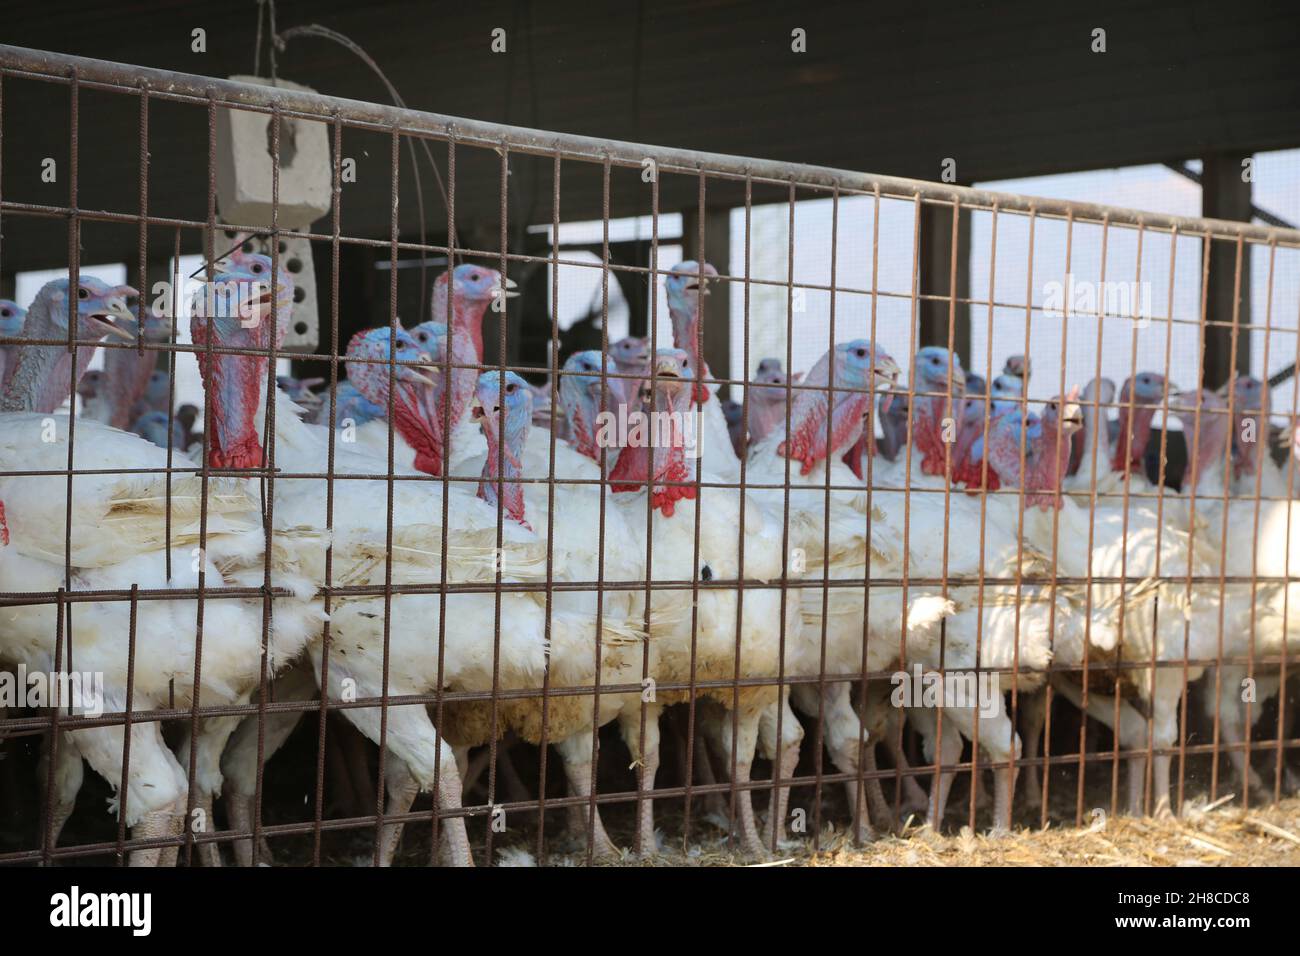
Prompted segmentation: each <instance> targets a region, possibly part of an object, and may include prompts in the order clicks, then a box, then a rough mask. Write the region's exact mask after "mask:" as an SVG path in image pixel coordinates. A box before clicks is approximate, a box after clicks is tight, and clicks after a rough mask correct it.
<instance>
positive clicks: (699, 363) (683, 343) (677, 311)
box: [668, 296, 713, 405]
mask: <svg viewBox="0 0 1300 956" xmlns="http://www.w3.org/2000/svg"><path fill="white" fill-rule="evenodd" d="M668 318H669V319H670V320H671V321H672V326H673V346H674V347H675V348H679V349H681V350H682V351H683V352H685V353H686V354H687V355H689V356H690V357H691V361H692V362H693V363H694V364H695V386H694V391H695V401H697V402H699V403H700V404H701V405H703V404H704V403H705V402H707V401H708V400H709V396H710V395H711V394H713V393H712V392H710V391H709V389H708V386H706V385H705V384H704V381H703V380H704V379H705V378H707V377H708V369H706V368H705V367H704V361H703V359H701V358H700V352H699V347H700V346H701V345H703V341H702V340H703V333H702V332H701V330H700V299H699V297H698V296H696V299H695V306H694V308H692V309H691V310H690V311H689V312H688V311H686V310H685V309H681V308H674V307H673V306H671V305H669V307H668Z"/></svg>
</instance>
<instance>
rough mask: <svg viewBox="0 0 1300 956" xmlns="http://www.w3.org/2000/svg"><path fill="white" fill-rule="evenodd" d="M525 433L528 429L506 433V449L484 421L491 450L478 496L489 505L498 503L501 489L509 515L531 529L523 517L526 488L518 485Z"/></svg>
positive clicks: (480, 481) (485, 461)
mask: <svg viewBox="0 0 1300 956" xmlns="http://www.w3.org/2000/svg"><path fill="white" fill-rule="evenodd" d="M526 430H527V426H525V428H523V429H520V431H519V432H518V433H515V432H507V433H506V440H505V446H504V447H502V446H501V444H500V442H499V440H498V438H497V430H496V428H495V427H493V426H490V425H488V424H486V420H485V425H484V428H483V431H484V435H485V437H486V438H487V446H488V450H487V458H486V460H484V462H483V472H482V474H481V475H480V476H479V483H478V496H479V497H480V498H482V499H483V500H484V501H486V502H487V503H488V504H490V505H495V504H496V503H497V500H498V489H499V494H500V500H501V501H502V502H503V503H504V505H505V511H506V514H508V515H509V516H510V517H511V518H513V519H514V520H515V521H518V522H519V523H520V524H522V525H524V527H528V522H527V521H526V520H525V516H524V486H523V485H521V484H520V483H519V478H520V476H521V474H522V473H523V468H522V467H521V466H520V464H519V456H520V455H521V454H522V453H523V445H524V434H523V433H524V431H526Z"/></svg>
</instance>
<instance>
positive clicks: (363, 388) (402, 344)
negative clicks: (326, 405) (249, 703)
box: [327, 326, 442, 475]
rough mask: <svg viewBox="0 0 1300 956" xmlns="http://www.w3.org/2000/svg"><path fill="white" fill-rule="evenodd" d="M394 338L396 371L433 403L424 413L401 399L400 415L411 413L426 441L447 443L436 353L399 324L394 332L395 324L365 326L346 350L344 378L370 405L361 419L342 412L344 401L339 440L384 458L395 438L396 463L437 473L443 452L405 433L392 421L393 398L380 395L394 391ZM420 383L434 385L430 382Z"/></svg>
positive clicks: (363, 404) (361, 404)
mask: <svg viewBox="0 0 1300 956" xmlns="http://www.w3.org/2000/svg"><path fill="white" fill-rule="evenodd" d="M393 341H396V343H397V348H396V355H395V356H394V366H395V372H394V374H395V375H396V377H397V381H398V382H400V383H403V384H404V385H408V386H410V387H411V390H412V391H411V394H412V395H413V396H414V399H415V402H416V403H417V404H418V403H422V402H428V403H429V406H428V407H427V408H425V409H422V410H421V414H420V415H414V414H412V412H411V411H410V410H409V408H410V406H408V405H406V404H405V403H403V402H397V403H395V404H394V406H393V412H394V413H395V414H397V415H407V416H410V421H409V422H408V428H410V429H415V430H417V431H419V433H420V435H421V437H422V441H423V443H424V445H425V446H427V447H431V448H441V446H442V442H441V439H440V437H439V436H440V434H441V429H440V427H439V426H438V425H437V422H438V419H439V417H440V416H439V411H438V409H439V402H440V401H441V395H442V392H441V389H440V388H438V387H436V385H435V380H434V378H433V377H432V376H434V375H436V374H437V373H436V371H435V369H434V367H433V363H434V360H435V359H434V356H433V355H431V354H430V353H428V352H427V351H425V350H424V349H422V348H421V347H420V345H419V343H418V342H417V341H416V338H415V336H414V335H412V334H411V333H410V332H407V331H406V330H405V329H402V328H398V329H397V331H396V333H395V335H394V332H393V330H392V329H390V328H389V327H388V326H381V327H379V328H377V329H363V330H362V331H360V332H358V333H356V335H354V336H352V340H351V341H350V342H349V343H348V347H347V351H346V353H345V354H346V356H347V372H348V378H347V382H345V383H344V384H346V385H347V386H348V387H349V389H350V390H351V392H352V393H354V394H355V395H356V401H357V405H356V406H355V407H356V408H364V411H362V412H361V414H362V415H363V416H364V418H365V420H364V421H356V420H353V419H351V417H350V416H347V417H340V416H341V415H343V414H344V412H343V405H342V404H340V405H339V409H338V413H336V415H335V421H336V422H338V423H339V424H341V426H342V428H341V435H340V439H339V440H341V441H342V442H343V443H345V444H347V445H348V446H350V447H351V448H352V449H353V450H355V451H358V452H361V453H362V454H366V455H370V456H372V457H374V458H376V459H380V460H383V461H387V460H388V448H389V443H390V441H391V443H392V448H393V463H394V464H396V465H401V466H402V467H403V468H413V469H415V470H417V471H423V472H425V473H426V474H431V475H436V474H439V473H440V470H441V467H442V462H441V459H440V457H438V456H437V455H420V454H417V452H416V450H415V449H413V448H412V447H411V446H410V445H409V444H407V442H406V439H405V438H403V437H402V433H401V431H400V430H398V429H394V428H390V427H389V424H388V406H387V402H386V401H385V402H384V403H382V404H381V403H380V402H379V401H377V400H375V398H376V397H377V396H381V395H383V396H386V395H387V392H388V373H389V368H388V360H389V356H390V353H392V352H393V349H392V346H391V344H390V343H391V342H393ZM420 386H428V388H421V387H420ZM342 393H343V389H342V387H341V386H340V389H339V395H340V397H342ZM327 414H328V411H327ZM426 423H428V424H426Z"/></svg>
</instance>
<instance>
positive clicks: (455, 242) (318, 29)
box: [272, 2, 461, 315]
mask: <svg viewBox="0 0 1300 956" xmlns="http://www.w3.org/2000/svg"><path fill="white" fill-rule="evenodd" d="M272 5H274V3H273V2H272ZM307 36H310V37H318V38H320V39H322V40H330V41H332V42H334V43H337V44H338V45H339V46H341V47H343V48H344V49H346V50H350V51H351V52H352V53H354V54H355V55H356V56H357V58H358V59H360V60H361V61H362V62H363V63H365V64H366V66H368V67H370V69H371V70H372V71H373V72H374V74H375V75H376V76H378V77H379V80H380V82H381V83H383V84H384V87H385V88H386V89H387V90H388V95H389V96H390V97H391V98H392V100H393V105H394V106H396V107H398V108H399V109H407V108H408V107H407V105H406V101H405V100H403V99H402V96H401V94H400V93H398V92H397V87H395V86H393V84H392V83H391V82H390V81H389V79H388V77H387V76H386V75H384V71H383V70H381V69H380V68H379V64H378V63H376V62H375V61H374V60H373V59H372V58H371V56H370V54H368V53H367V52H366V51H365V50H363V49H362V48H361V47H360V45H358V44H357V43H356V42H355V41H353V40H351V39H349V38H348V37H346V36H344V35H343V34H342V33H339V32H338V31H337V30H331V29H330V28H329V27H323V26H321V25H320V24H319V23H308V24H305V25H303V26H297V27H290V28H289V29H287V30H285V31H284V32H283V33H274V31H273V32H272V46H273V47H277V48H279V49H281V50H283V49H284V48H285V46H286V45H287V43H288V41H289V40H293V39H296V38H297V37H307ZM272 63H273V64H274V60H273V61H272ZM411 139H412V138H411V137H409V136H408V137H406V146H407V148H408V149H409V150H410V151H411V167H412V168H413V169H414V170H415V202H416V206H417V207H418V211H419V220H420V245H421V246H426V245H428V242H427V241H426V234H425V226H424V188H423V186H422V184H421V180H420V169H419V165H418V161H417V158H416V155H415V146H414V145H413V144H412V142H411ZM419 142H420V147H421V148H422V149H423V150H424V155H425V158H426V159H428V161H429V165H430V166H432V167H433V175H434V178H435V179H436V180H437V182H438V190H439V191H440V192H441V193H442V201H443V206H444V208H446V207H448V206H449V205H450V200H449V199H448V198H447V187H446V184H444V183H443V181H442V171H441V170H440V169H439V168H438V163H437V161H436V160H435V159H434V158H433V153H432V152H431V151H430V149H429V143H428V141H427V140H426V139H424V138H423V137H419ZM449 239H450V240H451V242H450V243H449V244H450V245H452V246H454V247H456V248H457V249H459V248H460V245H461V243H460V239H459V237H458V236H457V235H456V230H455V227H454V226H453V228H452V235H451V236H450V237H449ZM447 265H448V268H449V269H450V268H454V267H455V263H454V262H449V263H448V264H447ZM427 270H428V266H427V263H426V262H425V255H424V252H423V250H422V251H421V253H420V314H421V315H423V314H424V305H425V296H427V295H428V294H429V283H428V278H427Z"/></svg>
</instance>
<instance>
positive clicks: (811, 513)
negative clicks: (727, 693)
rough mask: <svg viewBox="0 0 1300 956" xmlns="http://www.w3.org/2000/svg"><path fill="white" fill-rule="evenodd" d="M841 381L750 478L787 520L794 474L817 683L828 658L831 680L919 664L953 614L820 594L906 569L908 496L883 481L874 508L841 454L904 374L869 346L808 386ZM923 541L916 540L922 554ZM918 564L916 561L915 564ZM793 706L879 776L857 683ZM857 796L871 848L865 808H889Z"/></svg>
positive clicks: (781, 437) (853, 762) (874, 594)
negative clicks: (829, 583) (839, 583)
mask: <svg viewBox="0 0 1300 956" xmlns="http://www.w3.org/2000/svg"><path fill="white" fill-rule="evenodd" d="M832 371H833V374H834V383H835V386H836V390H835V394H834V398H833V400H832V399H829V398H828V396H827V393H826V391H825V390H824V389H821V390H816V389H804V390H800V391H799V392H798V393H797V394H796V397H795V399H794V402H793V405H792V407H791V410H790V430H789V432H788V433H787V431H786V429H785V428H784V427H779V428H777V430H776V431H774V432H773V433H772V434H771V435H769V436H768V437H767V438H766V439H765V440H764V441H762V442H760V443H758V444H757V445H755V446H754V448H753V449H752V450H751V451H750V455H749V461H748V469H747V480H748V481H752V482H754V483H755V484H760V485H762V486H774V487H771V488H768V487H763V488H762V489H754V490H753V492H752V494H753V495H754V496H755V497H756V498H757V499H758V500H759V501H760V502H763V503H765V504H766V505H767V507H768V508H769V510H772V511H773V512H774V513H776V514H780V513H782V509H783V503H784V499H785V491H784V490H783V489H782V488H781V487H780V486H781V485H783V484H785V483H786V481H787V474H788V482H789V483H790V484H791V486H792V487H791V489H790V492H789V535H790V541H791V544H792V545H794V546H795V547H796V548H799V549H800V550H801V551H802V553H803V561H804V563H805V565H806V571H805V573H804V582H805V586H804V590H803V597H802V606H801V615H802V619H803V639H802V643H803V644H804V645H805V652H804V657H803V659H802V661H801V664H802V665H803V666H805V667H807V668H808V670H807V671H804V673H807V674H810V675H812V674H817V673H819V672H820V671H821V670H822V667H821V665H820V663H819V661H820V658H822V657H823V656H824V658H825V660H824V664H825V671H826V672H827V673H836V674H843V673H866V672H873V671H881V670H885V669H887V668H889V667H891V666H892V665H893V664H894V662H895V661H897V660H898V659H899V657H900V653H905V654H906V657H907V659H908V660H909V661H910V660H913V659H917V658H920V657H925V655H926V654H927V653H928V644H929V643H930V642H931V641H933V640H934V639H935V638H937V636H938V629H937V627H935V625H937V624H938V622H939V620H940V619H942V618H943V617H944V616H945V615H946V614H947V613H948V612H949V611H950V610H951V606H950V605H949V604H948V602H947V601H945V600H944V599H943V598H942V597H941V596H940V595H938V594H934V593H932V592H931V591H929V590H927V589H925V588H916V587H913V588H911V589H910V590H909V591H907V592H906V595H905V594H904V591H903V589H902V588H899V587H896V586H872V587H871V588H870V589H869V603H868V601H867V599H868V592H867V589H864V588H862V587H857V586H855V587H823V588H819V587H816V586H815V583H816V582H818V581H823V580H834V579H837V578H848V579H855V578H863V577H866V578H895V577H900V576H901V574H902V568H903V560H904V558H903V551H902V542H903V533H902V521H903V515H904V514H905V508H906V501H905V500H904V497H903V494H902V493H901V492H895V491H881V490H880V487H881V485H882V484H884V485H886V486H887V485H888V482H883V481H882V478H881V476H879V475H876V474H873V475H872V491H871V496H870V499H869V498H868V494H867V492H866V489H863V488H862V478H861V477H860V476H859V475H858V474H857V473H856V472H855V471H853V470H851V466H852V465H854V464H855V463H856V462H858V461H859V459H854V460H853V461H851V462H850V463H848V464H846V463H845V462H844V461H842V460H841V454H842V453H843V452H844V451H845V450H846V449H849V448H852V447H854V446H855V444H856V443H857V441H858V437H859V432H861V431H862V430H863V415H864V413H865V412H866V411H867V410H868V408H869V407H870V404H871V401H872V393H873V390H875V389H877V388H880V387H882V386H888V385H890V384H892V382H893V381H894V379H895V377H896V376H897V374H898V367H897V365H896V364H895V363H894V362H893V360H892V359H891V358H890V357H889V356H888V355H887V354H885V352H884V351H883V350H882V349H880V348H878V347H873V346H872V344H871V343H870V342H868V341H866V340H861V339H859V340H855V341H852V342H846V343H841V344H839V345H836V346H835V347H834V349H832V350H831V351H830V352H828V353H827V354H826V355H825V356H823V357H822V358H821V360H820V361H818V363H817V364H816V365H815V366H814V367H813V368H812V370H810V371H809V372H808V374H807V375H806V376H805V378H804V382H803V384H804V385H809V386H816V385H822V386H826V385H829V384H830V383H831V374H832ZM841 389H842V391H841ZM828 433H829V435H828ZM865 434H866V436H867V443H868V459H867V460H866V461H865V464H866V466H867V467H868V468H874V462H873V460H872V459H871V458H870V451H872V450H874V449H873V448H872V446H873V445H874V441H873V440H872V439H871V437H870V436H871V430H870V428H868V429H867V430H866V432H865ZM828 485H830V486H831V490H830V491H829V492H828V491H827V486H828ZM868 500H870V504H869V505H868ZM913 530H914V532H915V529H913ZM919 537H920V536H919V535H916V534H915V533H914V534H913V537H912V547H913V549H915V548H916V546H917V544H918V543H919ZM916 558H917V555H916V554H915V553H913V563H914V564H915V561H916ZM914 573H918V572H914ZM905 607H906V609H907V610H906V614H904V608H905ZM864 625H865V633H864ZM823 629H824V631H825V639H824V641H823V639H822V634H823ZM901 644H905V648H904V647H901V646H900V645H901ZM864 655H865V657H864ZM925 659H927V660H928V657H925ZM791 698H792V700H793V702H794V703H795V705H796V706H797V707H799V709H800V710H802V711H803V712H804V713H807V714H809V715H811V716H820V717H821V720H822V722H823V728H824V729H823V739H824V745H825V747H826V749H827V751H828V753H829V754H830V757H831V760H832V761H833V762H834V764H835V766H836V767H837V768H838V769H839V770H840V771H841V772H844V773H850V774H853V775H855V776H856V775H857V773H858V768H859V752H860V751H861V753H862V755H863V759H864V760H865V764H864V765H863V769H864V770H865V771H867V772H871V771H872V770H874V769H875V763H874V761H875V756H874V744H869V745H867V746H865V748H864V744H865V743H866V741H864V740H863V730H864V718H862V717H859V715H858V713H857V712H856V711H855V709H854V707H853V705H852V703H851V700H850V687H849V684H847V683H844V682H832V683H829V684H827V685H826V686H825V688H824V690H823V691H822V692H821V693H820V695H819V693H818V689H817V685H815V684H800V685H796V687H795V688H794V689H793V690H792V693H791ZM865 719H866V720H867V721H868V722H871V723H875V724H876V726H877V729H879V727H880V726H881V725H880V724H879V723H878V722H876V721H874V720H872V717H871V714H870V713H868V714H867V716H866V718H865ZM846 786H847V789H848V794H849V804H850V806H852V807H854V808H855V811H854V825H855V827H856V833H857V836H858V837H859V838H861V839H870V837H871V836H872V830H871V825H870V815H869V814H868V812H867V807H866V806H865V805H864V803H863V801H864V800H865V799H866V798H867V797H871V798H872V799H873V802H874V803H876V804H877V807H876V813H877V815H880V814H881V813H883V812H885V811H884V809H883V797H879V796H877V794H876V793H872V792H871V791H872V789H873V788H872V784H871V783H870V782H869V783H868V785H867V787H866V788H859V786H858V782H857V781H856V780H851V781H848V782H847V784H846ZM860 790H861V791H862V792H860Z"/></svg>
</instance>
